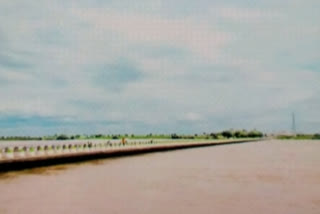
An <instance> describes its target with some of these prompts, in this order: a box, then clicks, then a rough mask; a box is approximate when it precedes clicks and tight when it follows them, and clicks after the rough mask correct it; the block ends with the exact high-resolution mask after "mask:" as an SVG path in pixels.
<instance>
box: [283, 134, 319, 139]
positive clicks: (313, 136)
mask: <svg viewBox="0 0 320 214" xmlns="http://www.w3.org/2000/svg"><path fill="white" fill-rule="evenodd" d="M277 139H281V140H320V134H319V133H316V134H296V135H278V136H277Z"/></svg>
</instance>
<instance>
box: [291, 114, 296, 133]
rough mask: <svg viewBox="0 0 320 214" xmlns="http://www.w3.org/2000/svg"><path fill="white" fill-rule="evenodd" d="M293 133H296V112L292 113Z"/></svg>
mask: <svg viewBox="0 0 320 214" xmlns="http://www.w3.org/2000/svg"><path fill="white" fill-rule="evenodd" d="M291 128H292V133H293V134H296V118H295V115H294V112H293V113H292V127H291Z"/></svg>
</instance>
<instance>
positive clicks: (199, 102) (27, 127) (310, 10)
mask: <svg viewBox="0 0 320 214" xmlns="http://www.w3.org/2000/svg"><path fill="white" fill-rule="evenodd" d="M319 20H320V2H319V1H318V0H290V1H289V0H283V1H280V2H279V1H276V0H265V1H255V2H253V1H248V0H223V1H222V0H217V1H212V0H198V1H191V0H151V1H150V0H141V1H131V0H130V1H129V0H122V1H113V0H109V1H102V0H95V1H93V0H70V1H62V0H56V1H49V0H41V1H40V0H39V1H37V0H30V1H18V0H0V99H1V102H0V135H45V134H55V133H67V134H74V133H87V134H90V133H106V134H107V133H109V134H110V133H150V132H152V133H173V132H177V133H199V132H211V131H218V130H222V129H228V128H246V129H252V128H257V129H260V130H262V131H268V132H270V131H282V130H290V127H291V118H290V117H291V113H292V112H295V114H296V126H297V129H298V131H304V132H320V22H319Z"/></svg>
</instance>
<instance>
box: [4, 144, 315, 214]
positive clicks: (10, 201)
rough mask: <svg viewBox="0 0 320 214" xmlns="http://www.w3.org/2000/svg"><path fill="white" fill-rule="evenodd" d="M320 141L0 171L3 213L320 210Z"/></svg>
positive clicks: (201, 150)
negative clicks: (1, 172)
mask: <svg viewBox="0 0 320 214" xmlns="http://www.w3.org/2000/svg"><path fill="white" fill-rule="evenodd" d="M319 166H320V141H266V142H258V143H247V144H238V145H227V146H213V147H206V148H198V149H187V150H179V151H172V152H164V153H153V154H146V155H140V156H132V157H125V158H123V157H122V158H114V159H105V160H99V161H92V162H86V163H81V164H72V165H60V166H54V167H48V168H40V169H33V170H26V171H22V172H11V173H5V174H0V191H1V193H0V213H1V214H2V213H41V214H42V213H77V214H80V213H95V214H96V213H130V214H134V213H139V214H140V213H153V214H154V213H197V214H199V213H259V214H264V213H268V214H269V213H272V214H277V213H279V214H283V213H290V214H293V213H317V214H318V213H320V167H319Z"/></svg>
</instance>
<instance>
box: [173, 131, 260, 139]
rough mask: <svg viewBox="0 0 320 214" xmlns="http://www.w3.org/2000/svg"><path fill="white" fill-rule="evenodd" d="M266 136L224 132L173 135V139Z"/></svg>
mask: <svg viewBox="0 0 320 214" xmlns="http://www.w3.org/2000/svg"><path fill="white" fill-rule="evenodd" d="M263 136H264V134H263V133H262V132H261V131H258V130H255V129H254V130H251V131H247V130H245V129H242V130H224V131H222V132H211V133H203V134H202V135H197V134H195V135H177V134H172V135H171V139H197V138H200V139H201V138H204V139H226V138H228V139H229V138H261V137H263Z"/></svg>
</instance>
